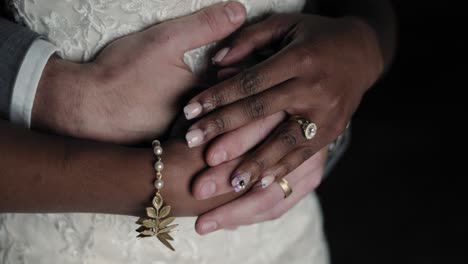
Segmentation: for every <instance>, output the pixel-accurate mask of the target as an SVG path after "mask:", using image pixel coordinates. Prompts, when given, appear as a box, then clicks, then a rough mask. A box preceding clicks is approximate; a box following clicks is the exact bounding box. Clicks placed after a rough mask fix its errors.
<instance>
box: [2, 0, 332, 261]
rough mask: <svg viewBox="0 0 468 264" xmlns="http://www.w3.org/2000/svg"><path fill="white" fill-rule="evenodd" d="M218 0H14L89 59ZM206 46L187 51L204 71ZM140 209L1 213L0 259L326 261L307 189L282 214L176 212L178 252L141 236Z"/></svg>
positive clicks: (70, 54)
mask: <svg viewBox="0 0 468 264" xmlns="http://www.w3.org/2000/svg"><path fill="white" fill-rule="evenodd" d="M216 2H220V0H177V1H176V0H16V1H14V2H13V3H14V6H15V8H16V9H17V10H16V11H17V13H18V18H19V19H20V20H22V22H23V23H25V24H26V25H27V26H28V27H30V28H31V29H32V30H34V31H36V32H39V33H41V34H43V35H44V36H45V37H47V38H48V40H49V41H51V42H52V43H54V44H55V45H57V47H58V48H59V51H60V54H61V56H62V57H63V58H66V59H69V60H74V61H87V60H89V59H90V58H92V57H93V56H94V55H95V54H96V52H97V51H99V50H100V49H101V48H102V47H103V46H104V45H106V44H107V43H109V42H110V41H112V40H113V39H115V38H117V37H120V36H122V35H126V34H129V33H131V32H135V31H138V30H141V29H143V28H145V27H147V26H148V25H152V24H155V23H157V22H161V21H164V20H167V19H171V18H174V17H178V16H182V15H186V14H189V13H192V12H195V11H197V10H199V9H201V8H203V7H205V6H208V5H211V4H213V3H216ZM241 2H243V3H244V4H245V5H246V7H247V10H248V14H249V18H253V17H255V16H259V15H263V14H267V13H271V12H298V11H299V10H300V9H301V8H302V7H303V5H304V0H244V1H241ZM207 49H208V48H207V47H204V48H200V49H197V50H194V51H191V52H188V53H187V54H186V55H185V61H186V63H187V64H188V65H189V66H190V67H191V68H192V70H193V71H195V72H199V71H201V70H202V69H204V67H205V66H207V65H208V64H207V61H209V60H208V58H207V56H206V54H207ZM136 219H137V218H136V217H131V216H120V215H106V214H83V213H80V214H77V213H69V214H0V263H2V264H7V263H15V264H16V263H34V264H42V263H47V264H50V263H61V264H62V263H80V264H83V263H87V264H94V263H99V264H107V263H112V264H120V263H122V264H123V263H125V264H130V263H145V264H146V263H152V264H163V263H170V264H175V263H208V264H212V263H226V264H228V263H243V264H250V263H252V264H259V263H269V264H270V263H273V264H274V263H278V264H279V263H281V264H283V263H291V264H294V263H314V264H326V263H328V251H327V247H326V242H325V238H324V236H323V230H322V219H321V211H320V207H319V204H318V200H317V198H316V196H315V195H313V194H312V195H309V196H308V197H306V198H305V199H303V200H302V201H301V202H300V203H299V204H297V205H296V206H295V207H294V208H293V209H291V210H290V211H289V212H288V213H287V214H285V215H284V216H283V217H281V218H280V219H277V220H274V221H270V222H265V223H260V224H256V225H252V226H246V227H240V228H238V229H237V230H234V231H224V230H222V231H217V232H215V233H212V234H210V235H207V236H203V237H202V236H199V235H197V234H196V232H195V231H194V221H195V218H193V217H186V218H178V224H180V228H179V230H180V231H179V232H178V233H177V235H176V240H175V241H174V243H173V244H174V246H175V248H176V249H177V251H176V252H175V253H174V252H172V251H169V250H167V249H166V248H164V247H163V246H162V245H160V242H159V241H157V240H155V239H136V237H135V235H136V232H135V229H136V228H137V227H138V226H137V225H136V224H135V223H134V222H135V221H136Z"/></svg>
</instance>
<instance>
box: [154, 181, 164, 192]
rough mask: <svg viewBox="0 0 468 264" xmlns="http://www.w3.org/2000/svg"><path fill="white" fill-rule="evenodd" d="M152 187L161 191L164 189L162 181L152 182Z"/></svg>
mask: <svg viewBox="0 0 468 264" xmlns="http://www.w3.org/2000/svg"><path fill="white" fill-rule="evenodd" d="M154 187H155V188H156V189H158V190H161V189H162V188H163V187H164V181H163V180H155V181H154Z"/></svg>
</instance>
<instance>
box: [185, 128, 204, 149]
mask: <svg viewBox="0 0 468 264" xmlns="http://www.w3.org/2000/svg"><path fill="white" fill-rule="evenodd" d="M203 138H204V134H203V131H202V130H201V129H194V130H191V131H189V132H188V133H187V135H185V139H186V140H187V144H188V146H189V148H193V147H197V146H200V145H201V144H202V143H203Z"/></svg>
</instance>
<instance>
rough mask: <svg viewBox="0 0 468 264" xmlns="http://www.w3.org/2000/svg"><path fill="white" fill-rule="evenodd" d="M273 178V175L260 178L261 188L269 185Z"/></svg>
mask: <svg viewBox="0 0 468 264" xmlns="http://www.w3.org/2000/svg"><path fill="white" fill-rule="evenodd" d="M274 180H275V177H273V176H265V177H263V178H262V181H261V182H262V188H263V189H265V188H267V187H268V186H270V185H271V184H272V183H273V181H274Z"/></svg>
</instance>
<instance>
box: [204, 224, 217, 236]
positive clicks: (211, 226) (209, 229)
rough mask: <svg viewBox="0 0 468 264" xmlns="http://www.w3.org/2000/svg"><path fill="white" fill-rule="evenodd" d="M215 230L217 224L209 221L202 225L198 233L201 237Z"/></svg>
mask: <svg viewBox="0 0 468 264" xmlns="http://www.w3.org/2000/svg"><path fill="white" fill-rule="evenodd" d="M216 228H218V224H217V223H216V222H215V221H209V222H206V223H204V224H203V225H202V226H201V228H200V229H201V230H200V232H201V233H202V234H203V235H205V234H208V233H211V232H213V231H215V230H216Z"/></svg>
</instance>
